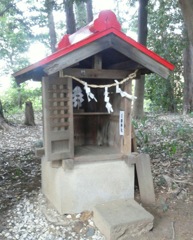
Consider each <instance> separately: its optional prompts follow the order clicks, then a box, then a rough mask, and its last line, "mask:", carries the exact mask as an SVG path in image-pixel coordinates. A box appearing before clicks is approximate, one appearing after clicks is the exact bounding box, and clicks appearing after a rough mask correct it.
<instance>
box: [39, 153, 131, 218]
mask: <svg viewBox="0 0 193 240" xmlns="http://www.w3.org/2000/svg"><path fill="white" fill-rule="evenodd" d="M42 192H43V193H44V194H45V196H46V197H47V198H48V200H49V201H50V202H51V203H52V204H53V205H54V206H55V208H56V209H57V210H58V212H59V213H61V214H68V213H79V212H82V211H86V210H90V211H92V210H93V207H94V206H96V205H97V204H101V203H104V202H108V201H113V200H117V199H119V198H121V199H128V198H133V197H134V166H128V165H127V164H126V163H125V161H124V160H120V159H118V160H113V161H110V160H109V161H104V162H102V161H98V162H97V161H95V162H92V163H89V162H88V163H84V164H83V163H81V164H74V166H73V169H69V167H68V168H65V170H64V161H63V166H62V165H61V166H59V167H58V168H56V167H55V168H53V167H52V165H51V164H50V162H49V161H47V159H46V158H44V157H43V158H42Z"/></svg>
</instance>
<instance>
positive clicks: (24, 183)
mask: <svg viewBox="0 0 193 240" xmlns="http://www.w3.org/2000/svg"><path fill="white" fill-rule="evenodd" d="M9 120H10V121H11V122H12V125H11V126H10V129H9V130H8V131H3V130H0V193H1V194H0V240H5V239H46V240H47V239H56V240H62V239H73V240H74V239H95V240H96V239H103V240H104V239H105V238H104V237H103V236H102V234H101V233H100V232H99V231H98V230H97V229H96V228H95V227H94V225H93V222H92V215H91V214H89V213H84V214H78V215H76V216H73V215H71V216H65V218H64V217H63V216H59V215H56V214H57V213H56V212H54V210H53V209H52V208H51V206H48V203H47V201H46V199H45V198H44V196H43V195H42V194H41V190H40V188H41V176H40V175H41V171H40V159H38V158H37V157H36V156H35V154H34V150H35V148H36V147H38V146H41V144H42V140H41V139H42V119H41V114H40V113H36V115H35V121H36V126H33V127H27V126H24V125H23V124H22V123H23V121H24V120H23V116H22V115H21V114H18V115H14V116H12V117H9ZM133 125H134V127H135V133H136V137H137V144H138V151H139V152H144V153H148V154H149V155H150V158H151V167H152V174H153V180H154V187H155V193H156V203H155V205H153V206H150V207H148V208H147V210H148V211H149V212H151V213H152V214H153V216H154V218H155V221H154V228H153V230H152V231H151V232H149V233H147V234H144V235H142V236H141V237H140V238H139V239H140V240H150V239H151V240H169V239H171V240H191V239H193V116H191V115H189V116H182V115H177V114H146V116H145V117H144V118H143V119H142V120H134V121H133ZM138 197H139V194H138V190H136V198H137V199H138ZM45 206H46V207H45ZM45 209H50V215H49V214H48V212H47V213H46V212H45ZM29 216H30V217H31V219H30V220H29ZM37 218H38V219H37ZM39 218H41V221H40V220H39ZM56 218H57V220H56ZM58 222H59V223H58ZM33 232H35V233H33Z"/></svg>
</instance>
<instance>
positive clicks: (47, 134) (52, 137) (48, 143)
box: [42, 76, 74, 161]
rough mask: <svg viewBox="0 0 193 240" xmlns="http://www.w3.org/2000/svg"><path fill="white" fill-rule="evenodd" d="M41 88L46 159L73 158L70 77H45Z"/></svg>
mask: <svg viewBox="0 0 193 240" xmlns="http://www.w3.org/2000/svg"><path fill="white" fill-rule="evenodd" d="M42 88H43V114H44V146H45V156H46V159H47V160H50V161H54V160H63V159H69V158H73V157H74V127H73V107H72V79H71V78H58V77H54V76H51V77H49V78H48V77H45V78H43V81H42Z"/></svg>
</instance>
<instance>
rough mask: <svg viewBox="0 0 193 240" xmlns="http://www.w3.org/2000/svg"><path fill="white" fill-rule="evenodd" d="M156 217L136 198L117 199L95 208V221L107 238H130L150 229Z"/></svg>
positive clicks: (117, 239)
mask: <svg viewBox="0 0 193 240" xmlns="http://www.w3.org/2000/svg"><path fill="white" fill-rule="evenodd" d="M153 219H154V217H153V216H152V215H151V214H150V213H149V212H147V211H146V210H145V209H144V208H143V207H142V206H140V205H139V204H138V203H137V202H136V201H135V200H133V199H128V200H116V201H112V202H107V203H104V204H99V205H97V206H95V208H94V222H95V225H96V226H97V227H98V229H99V230H100V231H101V232H102V233H103V234H104V235H105V237H106V239H107V240H129V239H134V238H135V237H138V236H140V235H141V234H143V233H145V232H148V231H150V230H151V229H152V228H153Z"/></svg>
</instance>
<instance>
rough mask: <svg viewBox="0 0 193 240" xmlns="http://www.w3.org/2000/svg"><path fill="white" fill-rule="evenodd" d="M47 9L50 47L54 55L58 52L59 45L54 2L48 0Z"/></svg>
mask: <svg viewBox="0 0 193 240" xmlns="http://www.w3.org/2000/svg"><path fill="white" fill-rule="evenodd" d="M45 7H46V11H47V16H48V29H49V36H50V47H51V51H52V53H54V52H55V51H56V43H57V39H56V30H55V23H54V16H53V9H54V1H52V0H46V2H45Z"/></svg>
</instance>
